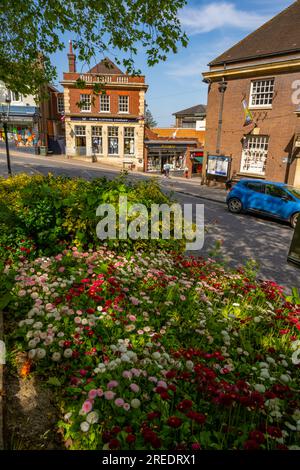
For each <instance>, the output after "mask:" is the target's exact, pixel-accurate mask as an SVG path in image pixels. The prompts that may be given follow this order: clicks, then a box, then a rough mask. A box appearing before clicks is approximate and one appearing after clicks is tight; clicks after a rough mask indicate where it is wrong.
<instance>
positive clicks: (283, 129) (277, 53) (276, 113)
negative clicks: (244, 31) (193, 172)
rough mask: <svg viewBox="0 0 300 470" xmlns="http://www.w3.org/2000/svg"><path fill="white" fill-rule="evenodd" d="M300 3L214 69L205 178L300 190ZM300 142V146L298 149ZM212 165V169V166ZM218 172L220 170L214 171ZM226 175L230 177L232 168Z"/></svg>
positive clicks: (214, 64) (206, 77) (208, 75)
mask: <svg viewBox="0 0 300 470" xmlns="http://www.w3.org/2000/svg"><path fill="white" fill-rule="evenodd" d="M299 28H300V1H299V0H298V1H296V2H295V3H293V4H292V5H291V6H290V7H289V8H287V9H286V10H284V11H283V12H281V13H280V14H279V15H277V16H276V17H275V18H273V19H272V20H271V21H269V22H268V23H266V24H264V25H263V26H262V27H261V28H259V29H258V30H256V31H255V32H254V33H252V34H250V35H249V36H247V37H246V38H245V39H244V40H242V41H241V42H239V43H238V44H236V45H235V46H233V47H232V48H231V49H229V50H228V51H226V52H225V53H224V54H222V55H221V56H219V57H218V58H216V59H215V60H213V61H212V62H211V63H210V64H209V71H208V72H206V73H203V76H204V81H205V82H207V83H208V85H209V90H208V106H207V118H206V139H205V165H204V174H203V176H204V177H205V179H206V180H207V181H209V180H210V179H214V180H220V181H224V180H225V179H226V178H227V176H226V175H225V174H223V176H218V174H222V172H219V173H218V172H216V173H215V174H213V173H214V171H212V172H210V174H207V163H208V167H210V166H212V167H214V164H215V162H217V161H218V160H219V161H220V162H221V163H220V164H221V166H222V159H221V158H220V157H222V156H226V157H229V158H228V160H229V162H230V163H229V165H228V173H229V174H231V175H232V174H233V173H234V174H235V173H236V174H237V175H238V176H239V177H253V178H262V179H268V180H273V181H281V182H288V183H289V184H293V185H298V186H299V185H300V158H299V157H300V154H299V147H300V117H299V113H298V114H297V110H298V109H299V104H300V91H299V90H300V29H299ZM298 142H299V143H298ZM211 163H212V165H211ZM214 168H215V167H214ZM223 168H226V170H225V171H224V173H225V172H227V165H225V166H224V167H223Z"/></svg>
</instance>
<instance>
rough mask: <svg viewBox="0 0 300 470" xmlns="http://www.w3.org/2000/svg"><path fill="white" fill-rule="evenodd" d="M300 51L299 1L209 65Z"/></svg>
mask: <svg viewBox="0 0 300 470" xmlns="http://www.w3.org/2000/svg"><path fill="white" fill-rule="evenodd" d="M292 52H300V0H297V1H296V2H295V3H293V4H292V5H290V6H289V7H288V8H287V9H285V10H284V11H282V12H281V13H279V14H278V15H277V16H275V17H274V18H272V19H271V20H270V21H268V22H267V23H265V24H264V25H263V26H261V27H260V28H258V29H257V30H256V31H254V32H253V33H251V34H250V35H249V36H247V37H246V38H245V39H243V40H242V41H240V42H239V43H237V44H235V45H234V46H233V47H231V48H230V49H228V50H227V51H226V52H224V54H221V55H220V56H219V57H217V58H216V59H214V60H213V61H212V62H210V64H209V65H210V66H212V65H219V64H224V63H230V62H240V61H243V60H248V59H254V58H260V57H268V56H277V55H284V54H288V53H292Z"/></svg>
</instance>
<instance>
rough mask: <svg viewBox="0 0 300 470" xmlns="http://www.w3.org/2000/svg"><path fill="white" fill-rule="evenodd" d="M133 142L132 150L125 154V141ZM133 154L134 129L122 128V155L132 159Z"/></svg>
mask: <svg viewBox="0 0 300 470" xmlns="http://www.w3.org/2000/svg"><path fill="white" fill-rule="evenodd" d="M126 139H130V140H131V141H132V140H133V149H132V152H131V153H126V152H125V140H126ZM134 154H135V129H134V127H124V155H126V156H130V157H132V156H133V155H134Z"/></svg>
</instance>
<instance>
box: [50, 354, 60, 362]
mask: <svg viewBox="0 0 300 470" xmlns="http://www.w3.org/2000/svg"><path fill="white" fill-rule="evenodd" d="M60 359H61V354H60V353H59V352H54V353H53V354H52V361H55V362H58V361H60Z"/></svg>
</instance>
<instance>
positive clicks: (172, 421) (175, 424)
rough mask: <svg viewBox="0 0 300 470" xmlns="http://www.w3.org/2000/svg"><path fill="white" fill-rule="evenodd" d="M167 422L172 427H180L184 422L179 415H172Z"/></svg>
mask: <svg viewBox="0 0 300 470" xmlns="http://www.w3.org/2000/svg"><path fill="white" fill-rule="evenodd" d="M167 424H168V425H169V426H171V428H180V426H181V424H182V420H181V419H180V418H178V417H177V416H170V418H169V419H168V421H167Z"/></svg>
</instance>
